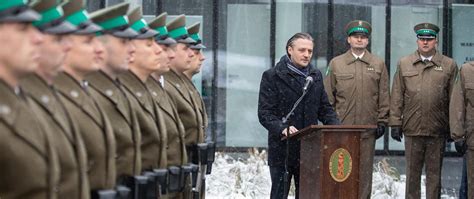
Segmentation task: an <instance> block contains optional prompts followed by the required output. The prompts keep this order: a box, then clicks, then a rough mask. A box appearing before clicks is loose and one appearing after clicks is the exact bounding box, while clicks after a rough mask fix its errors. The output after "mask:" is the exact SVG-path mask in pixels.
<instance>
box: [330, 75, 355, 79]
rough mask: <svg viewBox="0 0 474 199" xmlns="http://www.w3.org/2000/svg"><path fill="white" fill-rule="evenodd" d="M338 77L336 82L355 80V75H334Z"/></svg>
mask: <svg viewBox="0 0 474 199" xmlns="http://www.w3.org/2000/svg"><path fill="white" fill-rule="evenodd" d="M334 75H335V76H336V80H349V79H354V74H334Z"/></svg>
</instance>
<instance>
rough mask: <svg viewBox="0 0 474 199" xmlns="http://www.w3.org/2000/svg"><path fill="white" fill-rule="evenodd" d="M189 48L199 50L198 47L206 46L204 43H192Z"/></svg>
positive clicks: (203, 47)
mask: <svg viewBox="0 0 474 199" xmlns="http://www.w3.org/2000/svg"><path fill="white" fill-rule="evenodd" d="M189 48H191V49H198V50H200V49H205V48H206V46H205V45H202V44H196V45H192V46H190V47H189Z"/></svg>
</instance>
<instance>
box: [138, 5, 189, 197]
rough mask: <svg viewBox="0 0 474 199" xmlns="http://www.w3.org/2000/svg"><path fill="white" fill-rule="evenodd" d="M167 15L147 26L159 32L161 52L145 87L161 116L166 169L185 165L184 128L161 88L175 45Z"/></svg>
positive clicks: (157, 37) (157, 18) (161, 15)
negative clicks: (156, 67) (163, 130)
mask: <svg viewBox="0 0 474 199" xmlns="http://www.w3.org/2000/svg"><path fill="white" fill-rule="evenodd" d="M166 16H167V13H162V14H160V15H159V16H158V17H156V18H155V19H153V20H152V21H151V22H150V23H149V26H150V28H152V29H155V30H157V31H159V32H160V34H159V35H157V36H155V41H156V42H157V43H158V44H159V45H160V47H161V48H162V49H163V51H162V52H161V54H160V67H159V69H157V70H156V71H154V72H153V73H152V75H151V77H150V78H148V80H147V82H146V85H147V86H148V88H149V89H150V92H151V94H152V97H153V99H154V101H155V104H156V106H157V107H158V108H159V111H161V112H162V113H163V114H162V115H163V121H164V124H163V125H165V126H166V132H167V145H168V149H167V165H166V167H167V168H169V167H179V166H182V165H185V164H187V162H188V159H187V154H186V147H185V143H184V132H185V131H184V126H183V123H182V122H181V120H180V118H179V115H178V111H177V109H176V107H175V106H174V105H173V103H172V102H171V101H170V98H169V96H168V95H167V94H166V91H165V90H164V89H163V86H162V82H163V79H162V74H163V73H166V72H168V71H169V65H170V59H172V58H174V53H173V54H169V53H168V51H169V50H168V46H169V45H173V44H176V41H175V40H174V39H172V38H170V37H169V36H168V31H167V29H166ZM170 56H171V57H170ZM180 194H181V193H170V194H168V198H180V197H183V195H180Z"/></svg>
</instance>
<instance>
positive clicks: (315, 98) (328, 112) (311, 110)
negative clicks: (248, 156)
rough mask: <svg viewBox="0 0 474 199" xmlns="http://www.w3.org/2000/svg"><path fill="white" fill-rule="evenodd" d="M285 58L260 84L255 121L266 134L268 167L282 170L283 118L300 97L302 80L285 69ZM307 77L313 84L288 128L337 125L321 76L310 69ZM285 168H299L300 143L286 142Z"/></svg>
mask: <svg viewBox="0 0 474 199" xmlns="http://www.w3.org/2000/svg"><path fill="white" fill-rule="evenodd" d="M288 62H289V59H288V57H287V56H286V55H285V56H283V57H282V58H281V59H280V61H279V62H278V63H277V64H276V66H275V67H273V68H271V69H269V70H267V71H265V72H264V73H263V75H262V81H261V82H260V92H259V99H258V118H259V121H260V123H261V124H262V125H263V126H264V127H265V128H266V129H267V130H268V164H269V166H283V165H284V164H285V151H286V150H285V149H286V148H285V147H286V141H281V138H282V136H283V135H282V134H281V132H282V131H283V129H284V128H286V127H287V126H286V125H285V124H283V123H282V118H283V117H285V116H286V114H288V112H289V111H290V110H291V108H292V106H293V104H294V103H295V102H296V100H297V99H298V98H299V97H300V96H301V94H302V93H303V86H304V83H305V79H306V78H305V77H303V76H302V75H298V74H297V73H295V72H293V71H291V70H290V69H289V68H288V67H287V63H288ZM308 67H310V68H309V76H311V77H313V83H311V84H310V86H309V87H308V92H307V93H306V96H305V97H304V98H303V100H302V101H301V103H300V104H299V106H298V107H297V108H296V109H295V111H294V114H293V115H292V116H291V117H290V124H291V125H292V126H295V127H296V128H297V129H302V128H304V127H307V126H309V125H317V124H318V120H319V121H321V122H322V123H323V124H340V122H339V120H338V119H337V115H336V113H335V112H334V109H333V108H332V106H331V105H330V104H329V101H328V98H327V95H326V92H325V90H324V85H323V77H322V74H321V72H320V71H319V70H318V69H316V68H314V67H312V66H311V65H309V66H308ZM289 143H290V148H289V159H288V165H289V166H292V167H298V166H299V159H300V158H299V157H300V141H299V140H296V139H291V140H290V141H289Z"/></svg>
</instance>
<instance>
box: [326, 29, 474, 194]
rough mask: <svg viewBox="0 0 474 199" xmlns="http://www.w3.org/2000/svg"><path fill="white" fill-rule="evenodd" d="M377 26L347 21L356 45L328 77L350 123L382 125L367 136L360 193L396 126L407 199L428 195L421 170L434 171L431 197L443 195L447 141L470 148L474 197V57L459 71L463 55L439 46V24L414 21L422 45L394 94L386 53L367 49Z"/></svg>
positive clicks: (400, 69) (335, 102)
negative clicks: (378, 147)
mask: <svg viewBox="0 0 474 199" xmlns="http://www.w3.org/2000/svg"><path fill="white" fill-rule="evenodd" d="M371 31H372V28H371V25H370V24H369V23H368V22H366V21H361V20H355V21H352V22H350V23H349V24H347V26H346V32H347V35H348V38H347V41H348V43H349V45H350V47H351V48H350V50H348V51H347V52H346V53H344V54H342V55H339V56H337V57H335V58H334V59H332V60H331V62H330V63H329V67H328V70H327V73H326V75H327V76H326V78H325V79H324V86H325V90H326V93H327V95H328V99H329V102H330V103H331V105H332V106H333V107H334V109H335V111H336V114H337V117H338V118H339V119H340V120H341V123H342V124H348V125H354V124H377V126H378V127H377V131H376V132H375V133H365V134H363V135H362V139H361V147H360V159H361V160H360V168H361V169H360V173H359V175H360V177H359V178H360V180H361V181H360V189H359V196H360V198H370V195H371V187H372V186H371V182H372V169H366V168H372V163H373V157H374V148H375V140H376V139H378V138H380V137H382V136H383V135H384V133H385V132H387V130H388V128H387V125H388V126H391V127H392V130H391V137H392V138H393V139H395V140H397V141H399V142H400V141H402V138H403V135H405V139H404V141H405V156H406V173H407V180H406V190H405V191H406V198H420V197H421V189H420V184H421V173H422V168H423V167H425V170H426V185H427V186H426V198H440V192H441V167H442V162H443V153H444V150H445V146H446V141H448V140H453V141H455V145H456V150H457V151H459V152H461V153H464V152H466V155H465V157H466V159H467V183H468V186H467V187H468V198H473V197H474V173H473V172H474V167H473V166H472V165H473V164H474V154H473V151H472V150H473V149H474V148H473V147H474V137H473V134H474V131H473V130H474V124H473V121H474V62H469V63H465V64H464V65H462V67H461V69H460V70H459V71H458V67H457V65H456V63H455V61H454V60H453V59H451V58H449V57H447V56H444V55H442V54H441V53H440V52H439V51H437V50H436V47H437V42H438V41H437V35H438V33H439V31H440V29H439V27H438V26H436V25H434V24H431V23H420V24H418V25H416V26H415V27H414V31H415V33H416V36H417V41H416V42H417V45H418V49H417V50H416V51H415V52H414V53H412V54H410V55H407V56H405V57H402V58H401V59H400V60H399V62H398V65H397V71H396V73H395V75H394V78H393V86H392V90H391V93H389V76H388V73H387V68H386V66H385V64H384V62H383V60H382V59H380V58H378V57H377V56H375V55H373V54H371V53H370V52H369V51H368V50H367V45H368V42H369V40H368V38H369V36H370V34H371Z"/></svg>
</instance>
